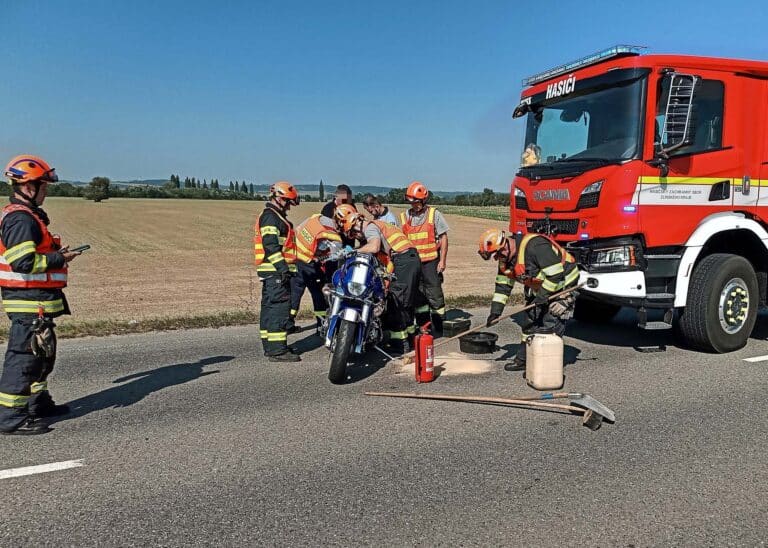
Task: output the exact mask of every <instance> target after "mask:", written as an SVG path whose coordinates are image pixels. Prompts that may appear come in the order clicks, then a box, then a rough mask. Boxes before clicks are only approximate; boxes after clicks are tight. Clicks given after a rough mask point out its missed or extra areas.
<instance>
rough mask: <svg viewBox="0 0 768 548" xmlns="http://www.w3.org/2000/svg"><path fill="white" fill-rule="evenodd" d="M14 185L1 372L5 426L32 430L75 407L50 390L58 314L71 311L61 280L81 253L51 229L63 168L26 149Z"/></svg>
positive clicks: (6, 243)
mask: <svg viewBox="0 0 768 548" xmlns="http://www.w3.org/2000/svg"><path fill="white" fill-rule="evenodd" d="M5 176H6V177H7V178H8V181H9V182H10V183H11V186H12V195H11V199H10V204H8V205H6V206H5V207H4V208H3V211H2V220H0V287H2V298H3V308H4V309H5V312H6V313H7V314H8V317H9V318H10V320H11V327H10V331H9V335H8V349H7V351H6V353H5V363H4V364H3V372H2V375H1V376H0V432H1V433H3V434H19V435H33V434H45V433H46V432H49V431H50V428H48V424H47V422H46V420H45V419H46V417H53V416H57V415H64V414H66V413H68V412H69V407H68V406H66V405H56V404H55V403H54V401H53V398H52V397H51V395H50V393H49V392H48V376H49V375H50V374H51V371H52V370H53V365H54V362H55V361H56V335H55V333H54V327H55V325H54V323H53V318H56V317H58V316H61V315H63V314H69V313H70V310H69V305H68V304H67V300H66V298H65V297H64V292H63V288H64V287H66V285H67V263H69V262H70V261H71V260H72V259H74V258H75V257H77V256H78V255H80V253H77V252H74V251H69V247H62V246H61V242H60V240H59V237H58V236H54V235H52V234H51V233H50V232H49V231H48V224H49V222H50V221H49V219H48V215H47V214H46V213H45V211H43V210H42V209H41V208H40V206H42V205H43V202H44V201H45V197H46V195H47V193H48V185H49V184H53V183H55V182H56V181H58V180H59V179H58V176H57V175H56V172H55V170H54V169H53V168H51V167H50V166H49V165H48V163H46V162H45V160H43V159H41V158H37V157H35V156H29V155H21V156H16V157H15V158H13V159H12V160H11V161H10V162H9V163H8V165H7V166H6V168H5Z"/></svg>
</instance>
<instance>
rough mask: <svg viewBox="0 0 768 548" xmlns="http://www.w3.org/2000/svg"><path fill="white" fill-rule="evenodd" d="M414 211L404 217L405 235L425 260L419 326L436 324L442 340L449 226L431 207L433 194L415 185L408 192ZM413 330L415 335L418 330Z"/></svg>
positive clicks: (417, 321)
mask: <svg viewBox="0 0 768 548" xmlns="http://www.w3.org/2000/svg"><path fill="white" fill-rule="evenodd" d="M405 199H406V200H407V201H408V203H410V204H411V207H410V209H408V210H407V211H404V212H402V213H401V214H400V226H401V227H402V230H403V233H404V234H405V235H406V236H407V237H408V239H409V240H410V241H411V243H412V244H413V245H414V246H415V247H416V251H417V252H418V253H419V259H420V260H421V283H420V285H419V291H418V292H417V294H416V310H415V313H416V323H417V324H418V325H423V324H424V323H426V322H427V321H429V320H430V317H431V320H432V325H433V327H434V329H433V333H434V334H435V335H436V336H441V335H442V332H443V319H444V318H445V296H444V294H443V271H444V270H445V266H446V261H447V259H448V230H449V227H448V223H447V222H446V221H445V217H443V214H442V213H440V212H439V211H438V210H437V209H435V208H434V207H432V206H430V205H427V200H428V199H429V190H428V189H427V187H426V186H424V184H423V183H421V182H419V181H413V182H412V183H411V184H410V185H409V186H408V189H407V190H406V191H405ZM409 329H410V330H411V331H412V332H415V330H416V326H415V325H411V326H409Z"/></svg>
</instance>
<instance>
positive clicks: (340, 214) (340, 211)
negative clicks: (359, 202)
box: [333, 204, 357, 230]
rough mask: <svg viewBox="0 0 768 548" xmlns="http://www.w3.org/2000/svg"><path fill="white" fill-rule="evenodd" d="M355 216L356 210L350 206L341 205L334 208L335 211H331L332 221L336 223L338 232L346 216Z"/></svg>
mask: <svg viewBox="0 0 768 548" xmlns="http://www.w3.org/2000/svg"><path fill="white" fill-rule="evenodd" d="M356 214H357V209H356V208H355V206H353V205H352V204H341V205H339V206H336V209H335V210H334V211H333V220H334V221H335V222H336V227H337V228H338V229H339V230H343V229H344V228H343V226H344V219H346V218H347V216H348V215H356Z"/></svg>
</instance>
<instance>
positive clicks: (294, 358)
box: [267, 351, 301, 362]
mask: <svg viewBox="0 0 768 548" xmlns="http://www.w3.org/2000/svg"><path fill="white" fill-rule="evenodd" d="M267 361H270V362H300V361H301V356H299V355H297V354H294V353H292V352H290V351H288V352H285V353H283V354H277V355H276V356H267Z"/></svg>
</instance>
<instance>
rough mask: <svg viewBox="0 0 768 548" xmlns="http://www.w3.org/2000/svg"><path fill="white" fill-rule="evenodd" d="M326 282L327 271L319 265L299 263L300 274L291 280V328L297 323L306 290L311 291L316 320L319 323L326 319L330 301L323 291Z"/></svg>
mask: <svg viewBox="0 0 768 548" xmlns="http://www.w3.org/2000/svg"><path fill="white" fill-rule="evenodd" d="M326 282H327V278H326V275H325V271H324V270H323V269H322V268H321V266H320V265H319V264H318V263H309V264H307V263H302V262H299V263H298V272H297V274H296V276H294V277H293V278H291V323H290V325H291V326H292V325H294V323H295V320H296V314H297V313H298V311H299V306H300V305H301V297H302V296H303V295H304V290H305V289H308V290H309V295H310V296H311V297H312V309H313V310H314V312H315V318H317V320H318V322H320V321H322V319H323V318H325V316H326V314H327V312H328V301H326V300H325V296H323V291H322V290H323V285H324V284H325V283H326Z"/></svg>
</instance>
